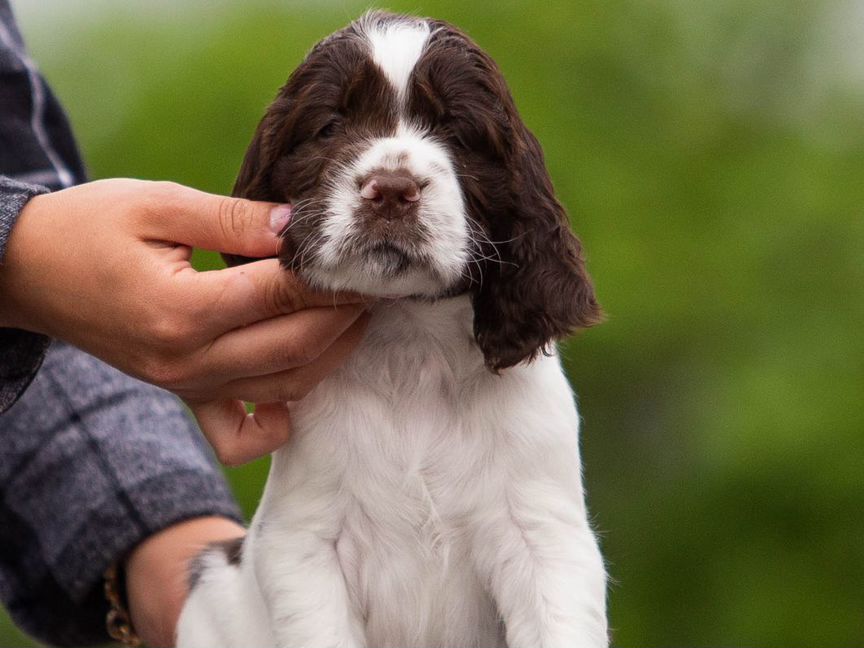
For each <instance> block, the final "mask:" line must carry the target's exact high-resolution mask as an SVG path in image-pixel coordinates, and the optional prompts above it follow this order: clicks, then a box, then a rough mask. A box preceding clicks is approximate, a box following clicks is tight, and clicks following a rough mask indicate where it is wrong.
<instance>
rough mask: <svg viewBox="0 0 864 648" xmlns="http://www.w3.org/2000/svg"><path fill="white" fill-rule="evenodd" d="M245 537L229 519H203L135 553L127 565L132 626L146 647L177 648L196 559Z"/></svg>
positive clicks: (181, 525) (153, 538) (163, 535)
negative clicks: (211, 545) (214, 544)
mask: <svg viewBox="0 0 864 648" xmlns="http://www.w3.org/2000/svg"><path fill="white" fill-rule="evenodd" d="M245 534H246V530H245V529H244V528H243V527H241V526H240V525H239V524H237V523H235V522H232V521H230V520H228V519H225V518H220V517H202V518H195V519H193V520H187V521H185V522H181V523H179V524H175V525H173V526H170V527H168V528H167V529H164V530H162V531H160V532H159V533H157V534H155V535H153V536H150V537H149V538H147V539H146V540H144V541H143V542H142V543H141V544H140V545H138V546H137V547H136V548H135V549H134V551H133V552H132V553H131V554H130V556H129V558H128V560H127V561H126V594H127V598H128V600H129V613H130V615H131V616H132V625H133V627H134V628H135V631H136V632H137V633H138V635H139V636H140V637H141V639H143V640H144V643H145V644H146V645H147V646H173V645H174V643H175V641H176V629H177V620H178V619H179V618H180V611H181V610H182V609H183V604H184V603H185V601H186V597H187V596H188V595H189V584H188V578H189V567H190V563H191V561H192V559H193V558H195V556H197V555H198V553H199V552H200V551H201V550H202V549H204V548H205V547H206V546H207V545H208V544H209V543H211V542H218V541H222V540H231V539H233V538H238V537H240V536H243V535H245Z"/></svg>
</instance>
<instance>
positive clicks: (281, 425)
mask: <svg viewBox="0 0 864 648" xmlns="http://www.w3.org/2000/svg"><path fill="white" fill-rule="evenodd" d="M187 405H189V409H191V410H192V413H193V414H194V415H195V418H196V419H197V420H198V425H199V426H200V427H201V431H202V432H203V433H204V436H205V437H206V438H207V441H209V442H210V445H211V446H213V450H214V452H215V453H216V457H217V458H218V459H219V461H220V462H222V463H223V464H225V465H226V466H239V465H240V464H244V463H247V462H249V461H252V460H253V459H257V458H259V457H263V456H264V455H267V454H269V453H271V452H273V451H274V450H276V449H278V448H280V447H281V446H283V445H285V443H286V442H287V441H288V437H289V436H290V434H291V416H290V413H289V411H288V406H287V405H285V404H284V403H272V404H267V405H259V406H258V407H256V408H255V412H254V413H252V414H248V413H247V412H246V408H245V407H244V405H243V403H242V402H241V401H232V400H218V401H210V402H206V403H187Z"/></svg>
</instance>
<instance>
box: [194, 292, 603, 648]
mask: <svg viewBox="0 0 864 648" xmlns="http://www.w3.org/2000/svg"><path fill="white" fill-rule="evenodd" d="M471 313H472V311H471V305H470V302H469V301H468V299H467V297H457V298H453V299H449V300H444V301H440V302H437V303H435V304H424V303H409V302H404V303H402V302H399V303H392V304H387V303H385V304H381V305H379V306H377V307H376V309H375V313H374V315H373V320H372V322H371V324H370V330H369V333H368V335H367V337H366V339H365V341H364V342H363V344H362V345H361V347H360V348H359V349H358V350H357V351H356V352H355V353H354V354H353V355H352V357H351V359H350V360H349V361H348V363H347V364H346V365H345V366H344V367H343V368H342V369H340V370H339V371H338V372H336V373H335V374H334V375H333V376H331V377H330V378H328V379H327V380H325V382H323V383H322V384H321V385H320V386H319V387H318V388H316V390H315V391H314V392H313V393H312V394H310V395H309V396H308V397H307V398H306V399H304V401H302V402H301V403H298V404H297V406H296V409H295V413H294V425H295V429H294V431H293V435H292V438H291V442H290V443H289V445H288V446H286V447H285V448H283V449H281V450H280V451H278V452H277V453H276V454H275V455H274V458H273V465H272V469H271V474H270V477H269V480H268V483H267V487H266V490H265V494H264V497H263V500H262V502H261V506H260V507H259V509H258V512H257V513H256V515H255V519H254V520H253V523H252V526H251V528H250V533H249V537H248V539H247V542H246V546H245V548H244V554H243V561H242V563H241V565H240V566H239V567H231V566H228V565H224V566H222V565H216V564H214V565H213V567H212V569H211V571H215V572H217V573H214V574H210V575H209V576H208V575H207V574H205V578H203V579H202V582H201V583H199V585H198V587H196V589H195V591H194V592H193V595H192V597H191V598H190V603H189V604H188V605H187V610H186V611H184V618H183V621H182V623H181V632H180V645H187V646H193V645H202V646H203V645H207V643H206V641H200V640H199V639H201V640H203V639H205V637H204V634H203V630H201V631H199V628H203V626H204V625H206V626H207V632H208V633H210V634H209V636H208V637H206V638H207V639H209V640H210V641H214V640H217V641H218V645H249V642H250V640H252V638H258V640H259V641H261V642H264V643H266V644H268V645H279V646H363V645H366V646H370V647H378V646H403V647H404V646H423V647H428V646H495V645H505V642H506V644H507V645H509V646H511V648H515V647H516V646H562V647H563V646H568V647H572V646H603V645H606V626H605V573H604V570H603V565H602V560H601V559H600V555H599V551H598V549H597V545H596V541H595V539H594V537H593V534H592V533H591V531H590V528H589V526H588V522H587V515H586V510H585V506H584V498H583V492H582V485H581V474H580V461H579V448H578V427H579V421H578V415H577V413H576V409H575V406H574V403H573V398H572V393H571V391H570V388H569V385H568V384H567V381H566V379H565V377H564V375H563V373H562V372H561V369H560V365H559V362H558V359H557V358H556V357H541V358H539V359H538V360H536V361H534V362H533V363H531V364H527V365H519V366H517V367H514V368H512V369H508V370H505V371H504V372H502V374H501V375H498V376H496V375H493V374H492V373H490V372H489V371H488V370H486V368H485V367H484V366H483V359H482V356H481V354H480V352H479V351H478V350H477V348H476V346H475V345H474V342H473V338H472V332H471V326H472V319H471V318H472V315H471ZM214 560H215V559H214ZM219 569H222V570H223V572H225V573H224V574H223V575H222V576H218V571H219ZM226 570H235V572H236V583H234V584H231V582H232V580H231V579H232V576H230V575H228V572H226ZM210 583H216V584H217V585H215V586H214V587H212V588H211V587H210V586H209V584H210ZM226 586H228V587H233V588H235V589H238V590H239V591H240V592H241V594H240V595H239V596H230V595H227V594H225V593H224V592H225V589H226ZM208 588H209V589H210V590H211V591H208ZM217 589H218V590H219V591H221V592H222V593H223V594H221V595H220V594H218V593H217V592H215V590H217ZM220 597H221V600H222V601H223V604H229V603H230V604H231V605H233V606H237V607H239V608H250V607H252V608H258V609H255V610H252V609H247V610H246V611H245V612H244V611H242V610H239V611H237V612H236V613H234V612H230V613H229V612H228V611H227V610H226V611H225V612H222V613H220V611H219V610H218V609H216V610H214V609H213V602H214V600H220ZM260 608H263V610H262V609H260ZM208 610H209V612H208ZM228 614H234V615H235V619H236V622H233V621H232V622H230V623H229V622H227V621H226V620H225V618H224V617H226V616H227V615H228ZM214 615H215V616H216V617H223V618H221V619H220V620H214V619H213V616H214ZM199 617H200V618H199ZM206 617H210V620H206V623H205V619H206ZM250 626H253V627H250ZM261 626H265V627H263V628H262V627H261ZM217 627H218V631H217ZM213 632H217V634H215V635H213V634H212V633H213ZM211 645H212V644H211Z"/></svg>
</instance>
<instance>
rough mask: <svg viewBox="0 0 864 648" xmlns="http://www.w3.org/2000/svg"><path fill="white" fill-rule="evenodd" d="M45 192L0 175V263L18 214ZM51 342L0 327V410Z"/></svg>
mask: <svg viewBox="0 0 864 648" xmlns="http://www.w3.org/2000/svg"><path fill="white" fill-rule="evenodd" d="M46 191H48V190H47V189H45V188H44V187H40V186H38V185H29V184H24V183H22V182H16V181H15V180H12V179H10V178H5V177H3V176H0V265H2V264H3V258H4V256H5V253H6V242H7V241H8V240H9V234H10V233H11V232H12V226H13V225H14V224H15V221H16V219H17V218H18V214H19V213H20V212H21V210H22V209H23V208H24V205H25V204H27V201H28V200H30V199H31V198H32V197H33V196H36V195H38V194H40V193H45V192H46ZM2 297H3V296H2V295H0V299H2ZM49 342H50V340H49V339H48V338H47V337H45V336H44V335H39V334H37V333H30V332H29V331H20V330H17V329H5V328H0V412H3V411H5V410H6V409H7V408H8V407H9V406H10V405H12V403H14V402H15V400H16V399H17V398H18V396H20V395H21V393H22V392H23V391H24V390H25V389H26V388H27V385H29V384H30V381H31V380H33V376H35V375H36V372H37V371H38V369H39V365H40V364H42V358H43V357H44V355H45V350H46V349H47V348H48V344H49Z"/></svg>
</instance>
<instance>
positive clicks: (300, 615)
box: [255, 530, 365, 648]
mask: <svg viewBox="0 0 864 648" xmlns="http://www.w3.org/2000/svg"><path fill="white" fill-rule="evenodd" d="M273 535H274V536H276V537H266V538H259V539H258V542H257V544H258V549H259V550H258V551H257V552H256V562H255V572H256V577H257V579H258V582H259V584H260V586H261V590H262V593H263V594H264V600H265V601H267V607H268V611H269V613H270V622H271V624H272V628H273V636H274V637H275V639H276V645H277V646H278V647H279V648H299V647H301V646H302V647H303V648H362V647H363V646H364V644H365V640H364V636H363V626H362V624H361V623H360V620H359V619H358V618H357V615H356V614H355V613H354V612H353V610H352V608H351V604H350V601H349V597H348V592H347V590H346V586H345V578H344V576H343V574H342V570H341V568H340V565H339V561H338V558H337V555H336V549H335V547H334V543H333V542H332V541H330V540H327V539H324V538H321V537H319V536H318V535H316V534H315V533H312V532H309V531H302V530H295V531H291V532H287V533H286V532H280V533H278V534H273Z"/></svg>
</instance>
